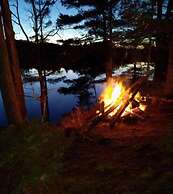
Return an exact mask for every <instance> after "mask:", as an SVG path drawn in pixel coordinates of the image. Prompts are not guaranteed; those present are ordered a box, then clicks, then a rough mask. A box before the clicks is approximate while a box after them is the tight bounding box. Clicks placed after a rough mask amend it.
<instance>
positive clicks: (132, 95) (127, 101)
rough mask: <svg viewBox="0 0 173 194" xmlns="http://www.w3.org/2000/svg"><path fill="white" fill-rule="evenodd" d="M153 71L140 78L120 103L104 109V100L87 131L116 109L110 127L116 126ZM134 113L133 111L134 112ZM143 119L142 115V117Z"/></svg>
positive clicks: (86, 128)
mask: <svg viewBox="0 0 173 194" xmlns="http://www.w3.org/2000/svg"><path fill="white" fill-rule="evenodd" d="M151 73H152V71H151V72H150V73H149V74H147V75H146V76H144V77H141V78H139V79H138V80H137V81H136V82H135V83H134V84H133V85H132V86H131V87H130V89H128V90H127V91H126V94H125V95H124V96H123V98H122V101H121V102H120V103H118V104H116V105H115V104H113V105H108V106H106V111H105V109H104V103H103V102H102V106H101V107H102V108H101V110H100V113H101V114H100V115H97V116H96V117H95V118H93V119H92V120H91V121H90V122H89V123H88V124H87V126H85V127H84V128H85V132H89V131H90V130H91V129H92V128H93V127H94V126H96V125H97V124H98V123H99V122H101V121H102V120H103V119H104V118H106V117H107V116H108V115H109V114H110V113H112V112H114V111H115V110H116V113H115V114H114V115H113V116H112V120H111V122H110V127H114V125H115V123H116V122H117V121H118V120H119V119H120V117H121V115H122V114H123V113H124V111H125V110H126V108H127V107H128V105H129V104H130V103H131V102H132V101H133V100H134V98H135V96H136V94H137V93H138V91H139V90H140V88H141V86H142V84H143V83H144V82H145V81H146V80H147V79H148V76H149V75H150V74H151ZM132 114H133V112H132ZM134 114H135V113H134ZM141 119H142V117H141Z"/></svg>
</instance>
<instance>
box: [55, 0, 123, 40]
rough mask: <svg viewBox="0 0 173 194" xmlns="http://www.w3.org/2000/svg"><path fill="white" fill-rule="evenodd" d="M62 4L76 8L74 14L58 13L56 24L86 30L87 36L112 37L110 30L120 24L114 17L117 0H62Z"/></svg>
mask: <svg viewBox="0 0 173 194" xmlns="http://www.w3.org/2000/svg"><path fill="white" fill-rule="evenodd" d="M61 2H62V5H63V6H65V7H67V8H69V9H70V8H73V9H76V10H77V13H76V14H74V15H67V14H62V13H61V14H60V16H59V18H58V19H57V26H59V27H61V28H62V27H63V26H71V25H72V26H73V28H74V29H78V30H79V29H84V30H87V32H88V35H89V36H91V37H92V36H94V37H95V38H103V39H108V38H110V39H111V38H112V30H113V29H114V28H115V27H116V26H117V23H119V25H120V23H121V22H120V21H119V18H117V17H116V11H117V10H116V9H117V5H118V3H119V2H120V1H119V0H110V1H109V0H104V1H87V0H80V1H75V0H73V1H71V0H62V1H61Z"/></svg>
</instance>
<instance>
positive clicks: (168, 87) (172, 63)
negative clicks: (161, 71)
mask: <svg viewBox="0 0 173 194" xmlns="http://www.w3.org/2000/svg"><path fill="white" fill-rule="evenodd" d="M165 94H166V95H168V96H173V37H172V38H171V41H170V46H169V62H168V70H167V74H166V83H165Z"/></svg>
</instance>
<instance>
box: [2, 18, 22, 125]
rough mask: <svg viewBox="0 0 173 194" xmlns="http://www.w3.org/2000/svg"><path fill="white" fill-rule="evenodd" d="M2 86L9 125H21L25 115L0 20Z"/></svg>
mask: <svg viewBox="0 0 173 194" xmlns="http://www.w3.org/2000/svg"><path fill="white" fill-rule="evenodd" d="M0 86H1V94H2V98H3V102H4V107H5V111H6V114H7V119H8V122H9V123H13V124H21V123H22V122H23V115H22V114H21V112H20V109H19V101H18V99H17V96H16V91H15V84H14V82H13V77H12V73H11V68H10V61H9V56H8V50H7V46H6V42H5V39H4V32H3V26H2V20H1V18H0Z"/></svg>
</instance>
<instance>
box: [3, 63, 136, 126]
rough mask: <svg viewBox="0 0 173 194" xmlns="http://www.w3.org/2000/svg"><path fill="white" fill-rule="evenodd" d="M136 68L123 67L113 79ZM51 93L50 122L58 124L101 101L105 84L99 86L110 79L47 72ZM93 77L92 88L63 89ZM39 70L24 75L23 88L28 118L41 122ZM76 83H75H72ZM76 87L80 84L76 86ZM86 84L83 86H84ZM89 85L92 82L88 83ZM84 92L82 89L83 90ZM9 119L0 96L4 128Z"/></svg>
mask: <svg viewBox="0 0 173 194" xmlns="http://www.w3.org/2000/svg"><path fill="white" fill-rule="evenodd" d="M132 68H133V65H132V64H129V65H127V66H126V67H120V68H119V69H117V70H114V71H113V75H121V74H123V73H126V72H127V71H129V70H130V69H132ZM46 74H47V76H46V82H47V92H48V108H49V120H50V121H51V122H53V123H56V122H58V120H59V119H60V118H62V116H63V115H64V114H66V113H69V112H70V111H72V109H73V108H74V107H78V106H83V107H85V108H89V107H90V106H92V104H94V103H95V102H96V101H97V98H98V96H99V95H100V93H101V91H102V90H103V88H104V85H105V82H97V81H98V80H104V79H105V78H106V75H105V73H102V74H98V75H97V76H95V77H94V78H93V77H90V76H89V75H81V74H80V73H78V72H74V71H73V70H67V71H66V70H65V69H63V68H61V69H60V70H58V71H53V72H51V71H47V72H46ZM85 76H86V77H89V79H90V78H91V80H90V81H89V83H90V84H89V85H88V84H84V85H83V86H82V85H80V87H76V89H74V88H73V89H72V90H65V91H64V90H60V88H62V87H64V88H65V87H69V85H71V84H72V83H74V82H73V81H72V80H77V79H79V78H80V77H82V78H85ZM37 77H38V73H37V70H36V69H29V70H24V71H23V82H24V84H23V87H24V93H25V100H26V107H27V114H28V118H29V119H41V108H40V98H39V97H40V82H39V80H38V78H37ZM71 82H72V83H71ZM75 83H76V82H75ZM82 83H83V82H82ZM87 83H88V82H87ZM79 88H80V89H79ZM6 125H7V119H6V115H5V111H4V107H3V101H2V98H1V95H0V126H6Z"/></svg>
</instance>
